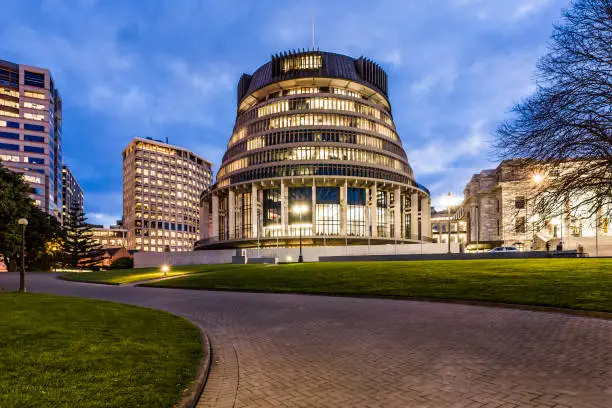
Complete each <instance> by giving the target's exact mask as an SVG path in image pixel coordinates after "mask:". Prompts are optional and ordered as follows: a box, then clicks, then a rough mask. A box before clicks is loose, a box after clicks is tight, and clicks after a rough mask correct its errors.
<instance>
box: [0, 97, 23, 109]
mask: <svg viewBox="0 0 612 408" xmlns="http://www.w3.org/2000/svg"><path fill="white" fill-rule="evenodd" d="M0 106H8V107H10V108H15V109H19V102H15V101H7V100H6V99H0Z"/></svg>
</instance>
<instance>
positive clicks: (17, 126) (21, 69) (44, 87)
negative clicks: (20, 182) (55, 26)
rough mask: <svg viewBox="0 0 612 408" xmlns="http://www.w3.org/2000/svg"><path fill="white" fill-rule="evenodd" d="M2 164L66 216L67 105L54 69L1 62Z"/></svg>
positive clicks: (47, 207)
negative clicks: (64, 141) (64, 134)
mask: <svg viewBox="0 0 612 408" xmlns="http://www.w3.org/2000/svg"><path fill="white" fill-rule="evenodd" d="M0 161H1V162H2V165H3V166H5V167H7V168H9V169H11V170H13V171H16V172H19V173H22V174H23V175H24V177H25V180H26V181H27V182H28V183H30V185H31V186H32V199H33V200H34V202H35V203H36V205H38V206H39V207H40V208H41V209H43V210H44V211H46V212H48V213H50V214H53V215H55V216H56V217H57V218H58V219H59V220H60V221H61V217H62V100H61V98H60V96H59V94H58V92H57V89H55V84H54V82H53V78H52V77H51V74H50V72H49V70H47V69H44V68H38V67H31V66H28V65H22V64H14V63H12V62H8V61H4V60H0Z"/></svg>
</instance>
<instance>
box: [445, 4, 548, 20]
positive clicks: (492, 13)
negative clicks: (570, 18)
mask: <svg viewBox="0 0 612 408" xmlns="http://www.w3.org/2000/svg"><path fill="white" fill-rule="evenodd" d="M550 3H551V0H496V1H490V0H455V1H454V5H455V6H458V7H460V8H465V9H467V10H469V11H470V12H471V13H473V15H474V16H475V17H476V18H477V19H479V20H491V21H499V22H507V23H513V22H514V21H515V20H521V19H525V18H527V17H529V16H531V15H533V14H536V13H538V12H541V11H543V10H544V9H545V8H546V6H548V5H549V4H550Z"/></svg>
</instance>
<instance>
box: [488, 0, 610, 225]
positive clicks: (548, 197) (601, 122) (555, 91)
mask: <svg viewBox="0 0 612 408" xmlns="http://www.w3.org/2000/svg"><path fill="white" fill-rule="evenodd" d="M537 74H538V76H537V78H538V84H537V90H536V92H535V93H534V95H532V96H531V97H529V98H527V99H526V100H524V101H523V102H522V103H520V104H518V105H516V106H515V107H514V109H513V113H514V118H513V119H512V120H510V121H508V122H506V123H504V124H502V125H501V126H500V128H499V129H498V136H499V138H498V143H497V151H498V152H499V155H500V157H501V158H503V159H508V158H525V159H529V160H532V161H533V164H534V166H536V167H537V166H539V167H540V168H541V169H542V170H543V171H544V172H545V174H546V175H547V177H546V180H545V183H544V185H543V187H544V188H543V189H540V193H538V194H537V196H536V197H534V198H535V200H536V211H537V212H538V213H540V214H545V215H558V214H559V213H561V212H563V213H566V214H572V215H576V214H577V213H581V215H582V216H583V217H588V216H592V215H594V214H597V213H599V216H600V217H601V216H606V217H609V216H610V212H611V211H612V210H611V209H612V0H576V1H574V2H573V3H572V7H571V8H569V9H568V10H566V11H565V12H564V19H563V20H562V22H561V23H560V24H558V25H556V26H555V28H554V32H553V35H552V40H551V43H550V47H549V51H548V54H547V55H546V56H544V57H543V58H542V59H541V60H540V62H539V64H538V69H537ZM541 191H545V193H542V192H541Z"/></svg>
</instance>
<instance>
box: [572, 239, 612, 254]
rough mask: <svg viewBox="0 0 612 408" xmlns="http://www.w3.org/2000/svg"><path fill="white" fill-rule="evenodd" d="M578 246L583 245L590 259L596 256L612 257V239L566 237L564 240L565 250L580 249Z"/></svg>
mask: <svg viewBox="0 0 612 408" xmlns="http://www.w3.org/2000/svg"><path fill="white" fill-rule="evenodd" d="M578 245H582V248H584V252H585V253H587V254H588V256H590V257H594V256H612V237H611V236H600V237H597V240H595V237H586V238H583V237H581V238H578V237H565V238H564V239H563V249H578Z"/></svg>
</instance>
